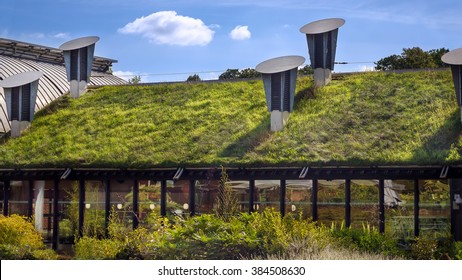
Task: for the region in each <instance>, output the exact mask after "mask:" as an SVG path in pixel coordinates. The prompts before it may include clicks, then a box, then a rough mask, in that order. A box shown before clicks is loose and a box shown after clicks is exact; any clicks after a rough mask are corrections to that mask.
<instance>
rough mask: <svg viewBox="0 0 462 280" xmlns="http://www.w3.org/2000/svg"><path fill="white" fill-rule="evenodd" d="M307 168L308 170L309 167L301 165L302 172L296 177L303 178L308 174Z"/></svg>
mask: <svg viewBox="0 0 462 280" xmlns="http://www.w3.org/2000/svg"><path fill="white" fill-rule="evenodd" d="M309 170H310V168H309V167H303V169H302V172H300V175H299V176H298V178H299V179H304V178H305V177H306V174H308V171H309Z"/></svg>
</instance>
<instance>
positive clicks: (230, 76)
mask: <svg viewBox="0 0 462 280" xmlns="http://www.w3.org/2000/svg"><path fill="white" fill-rule="evenodd" d="M310 74H313V69H312V68H311V66H309V65H305V66H304V67H303V68H299V69H298V75H310ZM259 78H261V73H259V72H257V71H256V70H255V69H253V68H245V69H242V70H239V69H227V70H226V71H225V72H223V73H221V75H220V76H219V77H218V80H235V79H259ZM186 81H187V82H198V81H201V78H200V77H199V75H197V74H194V75H190V76H189V77H188V78H187V79H186Z"/></svg>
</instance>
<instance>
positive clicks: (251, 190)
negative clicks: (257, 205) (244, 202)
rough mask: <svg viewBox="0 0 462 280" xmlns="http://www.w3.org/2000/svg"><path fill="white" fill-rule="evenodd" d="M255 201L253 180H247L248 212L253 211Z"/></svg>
mask: <svg viewBox="0 0 462 280" xmlns="http://www.w3.org/2000/svg"><path fill="white" fill-rule="evenodd" d="M254 202H255V180H253V179H251V180H249V214H251V213H252V212H253V211H254V209H253V208H254Z"/></svg>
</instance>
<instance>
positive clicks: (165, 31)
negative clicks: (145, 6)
mask: <svg viewBox="0 0 462 280" xmlns="http://www.w3.org/2000/svg"><path fill="white" fill-rule="evenodd" d="M118 32H120V33H122V34H141V35H142V36H143V37H146V38H148V39H149V41H151V42H153V43H156V44H167V45H179V46H193V45H200V46H205V45H207V44H208V43H210V42H211V41H212V39H213V34H214V33H215V32H214V31H213V30H212V29H210V27H208V26H206V25H205V24H204V22H203V21H202V20H200V19H195V18H192V17H186V16H181V15H177V13H176V12H175V11H161V12H157V13H153V14H150V15H149V16H146V17H141V18H137V19H135V20H134V21H133V22H130V23H127V24H126V25H125V26H124V27H122V28H119V30H118Z"/></svg>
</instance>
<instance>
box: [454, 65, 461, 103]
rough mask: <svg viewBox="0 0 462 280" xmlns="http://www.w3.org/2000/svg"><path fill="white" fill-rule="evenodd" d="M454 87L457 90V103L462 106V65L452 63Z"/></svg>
mask: <svg viewBox="0 0 462 280" xmlns="http://www.w3.org/2000/svg"><path fill="white" fill-rule="evenodd" d="M451 70H452V79H453V80H454V89H455V90H456V97H457V104H459V106H462V96H461V95H462V65H451Z"/></svg>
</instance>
